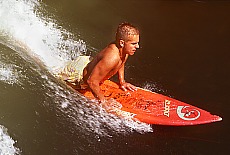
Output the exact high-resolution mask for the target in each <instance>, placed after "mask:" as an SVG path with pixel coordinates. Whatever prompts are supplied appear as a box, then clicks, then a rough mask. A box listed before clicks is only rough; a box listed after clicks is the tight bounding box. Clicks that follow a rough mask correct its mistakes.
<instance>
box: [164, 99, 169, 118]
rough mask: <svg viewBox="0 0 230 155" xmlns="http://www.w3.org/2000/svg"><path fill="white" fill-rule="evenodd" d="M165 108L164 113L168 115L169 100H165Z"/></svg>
mask: <svg viewBox="0 0 230 155" xmlns="http://www.w3.org/2000/svg"><path fill="white" fill-rule="evenodd" d="M164 104H165V105H164V106H165V109H164V115H165V116H167V117H169V112H170V101H169V100H165V103H164Z"/></svg>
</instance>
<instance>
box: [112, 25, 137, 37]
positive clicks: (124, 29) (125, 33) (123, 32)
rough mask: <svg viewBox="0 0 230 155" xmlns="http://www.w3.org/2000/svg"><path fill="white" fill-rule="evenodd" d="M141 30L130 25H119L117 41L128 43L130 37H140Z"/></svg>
mask: <svg viewBox="0 0 230 155" xmlns="http://www.w3.org/2000/svg"><path fill="white" fill-rule="evenodd" d="M139 33H140V32H139V30H138V28H137V27H135V26H133V25H132V24H130V23H121V24H119V25H118V28H117V32H116V40H117V41H118V40H121V39H122V40H124V41H128V40H129V36H130V35H139Z"/></svg>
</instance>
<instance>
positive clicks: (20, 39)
mask: <svg viewBox="0 0 230 155" xmlns="http://www.w3.org/2000/svg"><path fill="white" fill-rule="evenodd" d="M0 4H1V5H0V21H1V22H0V32H1V35H7V36H10V37H11V39H13V40H15V42H17V43H18V44H19V46H23V47H25V48H26V49H27V51H29V53H30V54H31V55H32V56H33V57H35V58H38V59H39V60H41V61H42V62H43V63H44V64H45V65H46V66H47V68H48V69H49V70H50V71H53V70H55V69H56V68H59V67H61V66H63V64H64V63H65V62H66V61H67V60H70V59H73V58H75V57H77V56H78V55H81V54H82V53H85V52H86V44H85V42H84V41H83V40H81V39H77V38H76V37H74V35H73V34H71V33H70V32H68V31H67V30H65V29H64V28H62V27H60V26H58V24H57V23H55V20H54V19H51V18H44V17H41V13H39V8H42V3H41V2H40V3H39V2H38V1H36V0H31V1H26V0H17V1H15V0H0Z"/></svg>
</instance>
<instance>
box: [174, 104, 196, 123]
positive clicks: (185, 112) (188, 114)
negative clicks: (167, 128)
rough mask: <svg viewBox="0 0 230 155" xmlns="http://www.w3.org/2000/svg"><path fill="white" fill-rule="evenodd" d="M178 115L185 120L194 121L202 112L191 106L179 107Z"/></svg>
mask: <svg viewBox="0 0 230 155" xmlns="http://www.w3.org/2000/svg"><path fill="white" fill-rule="evenodd" d="M177 115H178V116H179V117H180V118H181V119H183V120H186V121H192V120H196V119H198V118H199V117H200V111H199V110H197V109H194V108H191V107H190V106H178V107H177Z"/></svg>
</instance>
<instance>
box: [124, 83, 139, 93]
mask: <svg viewBox="0 0 230 155" xmlns="http://www.w3.org/2000/svg"><path fill="white" fill-rule="evenodd" d="M121 89H122V90H124V91H127V90H130V91H136V90H137V87H136V86H134V85H132V84H130V83H127V82H124V83H122V84H121Z"/></svg>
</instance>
